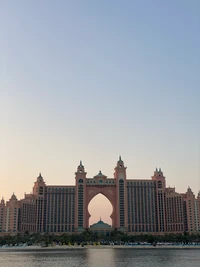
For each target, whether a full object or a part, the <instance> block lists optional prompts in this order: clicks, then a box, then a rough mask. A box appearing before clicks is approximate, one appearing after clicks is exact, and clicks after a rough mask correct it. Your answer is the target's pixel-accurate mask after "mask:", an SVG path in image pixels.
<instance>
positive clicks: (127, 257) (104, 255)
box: [0, 248, 200, 267]
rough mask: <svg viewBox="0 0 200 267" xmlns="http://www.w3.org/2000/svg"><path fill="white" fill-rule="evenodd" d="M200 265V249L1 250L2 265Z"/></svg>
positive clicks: (47, 266) (1, 266)
mask: <svg viewBox="0 0 200 267" xmlns="http://www.w3.org/2000/svg"><path fill="white" fill-rule="evenodd" d="M66 266H67V267H79V266H80V267H129V266H130V267H132V266H134V267H145V266H148V267H162V266H163V267H200V250H199V249H168V248H166V249H133V248H130V249H129V248H126V249H123V248H109V249H99V248H92V249H90V248H88V249H66V250H62V251H57V250H53V251H9V250H6V251H2V250H1V251H0V267H66Z"/></svg>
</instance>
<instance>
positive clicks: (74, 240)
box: [0, 230, 200, 246]
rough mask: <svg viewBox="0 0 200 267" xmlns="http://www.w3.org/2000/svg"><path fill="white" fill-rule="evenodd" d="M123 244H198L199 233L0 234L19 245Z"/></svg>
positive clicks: (1, 241) (0, 238)
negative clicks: (104, 234) (158, 234)
mask: <svg viewBox="0 0 200 267" xmlns="http://www.w3.org/2000/svg"><path fill="white" fill-rule="evenodd" d="M110 242H112V243H114V244H124V243H137V244H139V243H143V242H147V243H151V244H155V243H157V242H168V243H175V244H177V243H179V244H180V243H182V244H189V243H198V244H200V233H198V234H188V233H184V234H165V235H162V236H153V235H150V234H141V235H134V236H133V235H127V234H124V233H123V232H120V231H117V230H115V231H112V232H111V234H110V236H98V235H97V234H94V233H92V232H90V231H88V230H87V231H85V232H83V233H81V234H67V233H64V234H61V235H55V234H50V233H44V234H41V233H33V234H30V233H28V232H25V233H24V234H16V235H9V234H8V235H4V236H0V245H13V246H14V245H19V244H24V243H26V244H27V245H36V244H41V245H42V246H49V245H56V244H59V245H74V244H78V245H79V244H88V243H89V244H94V243H96V244H97V243H103V244H109V243H110Z"/></svg>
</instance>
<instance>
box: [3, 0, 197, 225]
mask: <svg viewBox="0 0 200 267" xmlns="http://www.w3.org/2000/svg"><path fill="white" fill-rule="evenodd" d="M199 14H200V1H199V0H187V1H186V0H168V1H160V0H142V1H141V0H138V1H134V0H131V1H128V0H126V1H118V0H115V1H114V0H109V1H107V0H101V1H92V0H90V1H89V0H77V1H67V0H66V1H64V0H63V1H62V0H59V1H55V0H54V1H52V0H43V1H39V0H29V1H26V0H18V1H11V0H1V1H0V122H1V124H0V198H1V196H2V197H4V199H5V200H8V199H9V198H10V196H11V194H12V193H13V192H14V193H15V194H16V196H17V197H18V199H21V198H23V197H24V193H25V192H26V193H29V192H30V191H31V190H32V187H33V183H34V182H35V180H36V177H37V176H38V174H39V173H40V172H41V173H42V176H43V177H44V180H45V182H46V184H48V185H74V184H75V180H74V177H75V175H74V173H75V171H76V169H77V166H78V165H79V161H80V160H82V161H83V164H84V166H85V169H86V171H87V177H93V176H94V175H96V174H97V173H98V172H99V170H101V171H102V173H103V174H105V175H106V176H108V177H110V178H112V177H113V172H114V167H115V166H116V162H117V160H118V157H119V155H121V156H122V159H123V160H124V163H125V165H126V166H127V177H128V178H132V179H139V178H141V179H142V178H149V179H150V178H151V176H152V175H153V172H154V170H155V168H156V167H161V168H162V170H163V173H164V175H165V177H166V183H167V185H168V186H175V187H176V191H177V192H185V191H186V190H187V187H188V186H190V187H191V189H192V190H193V191H194V193H195V194H197V193H198V191H199V190H200V49H199V47H200V16H199ZM89 212H90V214H91V219H90V223H94V222H96V221H98V220H99V218H100V216H101V219H102V220H104V221H105V222H108V223H111V219H110V217H109V216H110V215H111V212H112V206H111V204H110V202H109V201H108V200H107V199H106V198H105V197H103V196H102V195H98V196H96V197H95V198H94V199H93V200H92V201H91V202H90V204H89Z"/></svg>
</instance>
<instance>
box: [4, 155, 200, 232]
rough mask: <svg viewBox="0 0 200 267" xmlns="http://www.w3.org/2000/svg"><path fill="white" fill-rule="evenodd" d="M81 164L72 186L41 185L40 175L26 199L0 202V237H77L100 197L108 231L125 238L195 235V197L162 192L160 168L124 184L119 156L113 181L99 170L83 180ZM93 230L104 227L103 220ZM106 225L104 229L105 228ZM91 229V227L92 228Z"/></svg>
mask: <svg viewBox="0 0 200 267" xmlns="http://www.w3.org/2000/svg"><path fill="white" fill-rule="evenodd" d="M86 175H87V173H86V172H85V168H84V166H83V164H82V162H80V164H79V166H78V168H77V171H76V173H75V185H74V186H67V185H66V186H58V185H46V183H45V182H44V179H43V177H42V175H41V174H40V175H39V176H38V177H37V179H36V182H35V183H34V186H33V191H32V193H31V194H25V196H24V199H21V200H17V197H16V196H15V195H14V194H13V195H12V196H11V199H10V200H9V201H7V202H6V203H5V201H4V200H3V199H2V200H1V202H0V232H25V231H29V232H50V233H63V232H67V233H75V232H76V233H80V232H82V231H84V230H85V229H89V218H90V214H89V211H88V205H89V203H90V201H91V200H92V199H93V198H94V197H95V196H96V195H97V194H99V193H101V194H103V195H104V196H105V197H106V198H107V199H108V200H109V201H110V202H111V204H112V207H113V212H112V214H111V219H112V226H111V229H117V230H120V231H124V232H126V233H128V234H141V233H151V234H164V233H183V232H184V231H188V232H190V233H195V232H199V231H200V193H199V194H198V196H197V197H195V195H194V193H193V192H192V190H191V188H188V190H187V192H186V193H184V194H182V193H181V194H180V193H177V192H176V191H175V188H170V187H166V179H165V177H164V175H163V172H162V171H161V169H157V168H156V170H155V172H154V174H153V176H152V177H151V179H127V177H126V167H125V166H124V162H123V161H122V159H121V157H120V158H119V160H118V161H117V164H116V167H115V169H114V178H107V176H105V175H103V174H102V172H101V171H99V173H98V174H97V175H95V176H94V177H93V178H87V177H86ZM97 226H103V224H102V221H99V222H98V223H97ZM104 226H105V224H104ZM93 227H95V225H93Z"/></svg>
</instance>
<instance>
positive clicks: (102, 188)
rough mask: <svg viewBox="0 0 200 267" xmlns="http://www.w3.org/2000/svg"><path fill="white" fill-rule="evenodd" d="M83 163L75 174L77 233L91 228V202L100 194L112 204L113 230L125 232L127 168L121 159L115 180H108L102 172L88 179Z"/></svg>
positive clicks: (116, 169) (115, 173) (116, 168)
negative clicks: (89, 209)
mask: <svg viewBox="0 0 200 267" xmlns="http://www.w3.org/2000/svg"><path fill="white" fill-rule="evenodd" d="M86 174H87V173H86V172H85V169H84V166H83V165H82V162H80V165H79V166H78V168H77V172H76V173H75V175H76V176H75V179H76V203H75V205H76V208H75V227H76V231H77V232H82V231H84V230H85V229H87V228H89V218H90V216H91V215H90V213H89V211H88V206H89V203H90V201H91V200H92V199H93V198H94V197H95V196H96V195H98V194H102V195H104V196H105V197H106V198H107V199H108V200H109V201H110V203H111V204H112V208H113V211H112V214H111V216H110V217H111V219H112V228H113V229H116V228H117V229H118V230H121V231H125V230H126V228H127V199H126V167H124V163H123V161H122V159H121V157H120V158H119V160H118V162H117V166H116V167H115V172H114V178H107V176H105V175H103V174H102V172H101V171H99V173H98V174H97V175H95V176H94V177H93V178H86Z"/></svg>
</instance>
